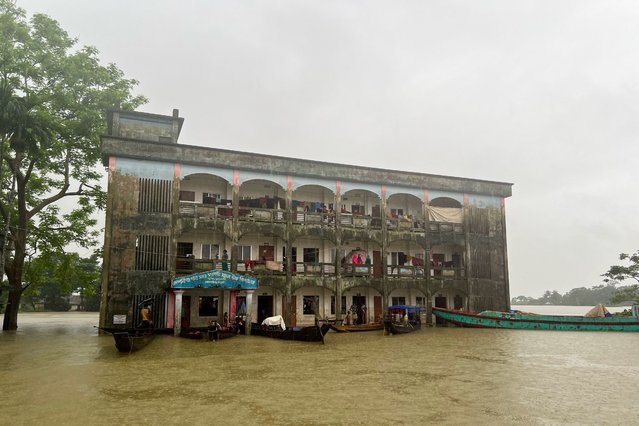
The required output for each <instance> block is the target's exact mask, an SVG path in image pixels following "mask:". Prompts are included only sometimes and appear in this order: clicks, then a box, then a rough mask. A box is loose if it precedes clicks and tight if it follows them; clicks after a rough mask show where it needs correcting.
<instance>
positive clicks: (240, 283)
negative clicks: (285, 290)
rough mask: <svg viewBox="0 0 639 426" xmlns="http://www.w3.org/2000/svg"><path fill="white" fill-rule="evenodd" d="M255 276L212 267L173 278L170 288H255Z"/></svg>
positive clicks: (256, 283)
mask: <svg viewBox="0 0 639 426" xmlns="http://www.w3.org/2000/svg"><path fill="white" fill-rule="evenodd" d="M257 285H258V281H257V278H253V277H249V276H246V275H239V274H234V273H232V272H229V271H221V270H219V269H214V270H212V271H206V272H198V273H197V274H192V275H185V276H183V277H177V278H175V279H173V284H172V285H171V288H228V289H256V288H257Z"/></svg>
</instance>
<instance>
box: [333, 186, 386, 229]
mask: <svg viewBox="0 0 639 426" xmlns="http://www.w3.org/2000/svg"><path fill="white" fill-rule="evenodd" d="M339 208H340V212H341V224H342V225H344V226H355V227H368V226H372V227H381V217H382V211H381V198H380V197H379V195H377V194H376V193H374V192H372V191H369V190H366V189H352V190H350V191H347V192H345V193H344V194H342V202H341V205H340V206H339Z"/></svg>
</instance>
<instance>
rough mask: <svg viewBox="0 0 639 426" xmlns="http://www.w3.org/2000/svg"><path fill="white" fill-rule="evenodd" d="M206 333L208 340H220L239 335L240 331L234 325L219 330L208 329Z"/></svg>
mask: <svg viewBox="0 0 639 426" xmlns="http://www.w3.org/2000/svg"><path fill="white" fill-rule="evenodd" d="M207 332H208V337H209V340H221V339H228V338H229V337H235V336H237V335H238V334H240V329H239V328H238V327H237V326H235V325H233V326H230V327H219V328H214V327H209V328H208V331H207Z"/></svg>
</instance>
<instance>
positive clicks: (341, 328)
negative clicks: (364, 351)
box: [331, 322, 384, 333]
mask: <svg viewBox="0 0 639 426" xmlns="http://www.w3.org/2000/svg"><path fill="white" fill-rule="evenodd" d="M331 328H332V329H333V330H335V331H337V332H338V333H349V332H350V333H353V332H357V331H375V330H383V329H384V323H382V322H374V323H371V324H352V325H346V324H342V325H337V324H331Z"/></svg>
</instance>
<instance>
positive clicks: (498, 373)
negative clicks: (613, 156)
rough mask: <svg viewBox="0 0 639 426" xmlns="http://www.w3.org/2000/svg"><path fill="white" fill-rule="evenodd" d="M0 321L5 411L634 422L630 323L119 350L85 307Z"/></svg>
mask: <svg viewBox="0 0 639 426" xmlns="http://www.w3.org/2000/svg"><path fill="white" fill-rule="evenodd" d="M18 323H19V330H18V331H17V332H0V389H1V392H2V393H1V397H0V424H3V425H32V424H39V425H49V424H65V425H76V424H77V425H85V424H91V425H113V424H125V425H137V424H162V425H178V424H179V425H183V424H184V425H186V424H193V425H200V424H201V425H214V424H243V425H289V424H294V425H346V424H348V425H362V424H367V425H368V424H375V425H377V424H379V425H386V424H406V425H412V424H433V423H438V424H503V425H510V424H526V425H536V424H539V425H546V424H575V425H581V424H638V422H639V420H638V419H639V354H638V350H639V333H614V332H608V333H606V332H567V331H538V330H474V329H462V328H425V329H423V330H421V331H418V332H415V333H412V334H408V335H401V336H384V335H382V333H381V332H367V333H352V334H338V333H335V332H332V331H331V332H329V334H328V335H327V336H326V344H325V345H322V344H321V343H320V344H315V343H302V342H286V341H279V340H274V339H269V338H265V337H258V336H238V337H235V338H232V339H227V340H222V341H219V342H209V341H205V340H201V341H196V340H188V339H182V338H176V337H172V336H158V337H157V338H156V339H155V340H154V341H153V342H151V343H150V344H149V346H147V347H146V348H144V349H142V350H141V351H140V352H136V353H133V354H127V355H123V354H120V353H118V352H117V351H116V349H115V346H114V343H113V338H112V337H111V336H108V335H105V336H101V335H98V333H97V331H96V329H95V328H94V326H95V325H97V323H98V316H97V314H94V313H63V314H45V313H35V314H21V315H20V317H19V322H18Z"/></svg>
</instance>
